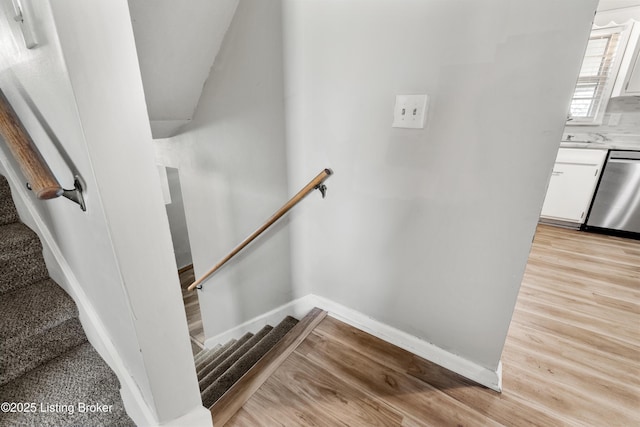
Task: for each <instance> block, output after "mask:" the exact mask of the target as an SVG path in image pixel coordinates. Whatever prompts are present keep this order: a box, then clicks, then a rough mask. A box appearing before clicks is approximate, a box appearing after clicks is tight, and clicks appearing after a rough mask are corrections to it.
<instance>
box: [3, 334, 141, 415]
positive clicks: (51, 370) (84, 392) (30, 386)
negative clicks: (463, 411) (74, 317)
mask: <svg viewBox="0 0 640 427" xmlns="http://www.w3.org/2000/svg"><path fill="white" fill-rule="evenodd" d="M119 388H120V384H119V382H118V379H117V377H116V376H115V374H114V373H113V371H112V370H111V368H109V366H108V365H107V364H106V363H105V362H104V361H103V360H102V358H100V355H99V354H98V353H97V352H96V351H95V350H94V349H93V347H92V346H91V344H89V343H85V344H82V345H79V346H77V347H74V348H73V349H71V350H69V351H67V352H66V353H64V354H63V355H61V356H60V357H57V358H56V359H53V360H51V361H49V362H48V363H46V364H44V365H41V366H39V367H38V368H36V369H34V370H32V371H30V372H28V373H26V374H25V375H22V376H21V377H19V378H16V379H15V380H13V381H11V382H9V383H8V384H6V385H4V386H2V387H0V402H23V403H24V402H33V403H35V404H36V410H35V412H25V411H18V412H0V425H3V426H5V425H6V426H14V425H16V426H17V425H24V426H27V425H28V426H36V425H37V426H56V427H58V426H134V425H135V424H134V423H133V421H132V420H131V419H130V418H129V417H128V416H127V414H126V412H125V410H124V407H123V404H122V399H121V397H120V392H119ZM56 405H58V406H57V407H56ZM65 405H66V406H65ZM82 405H84V407H83V406H82ZM88 405H100V406H99V407H96V406H93V407H91V408H90V409H92V410H88V408H89V406H88ZM83 409H84V411H83Z"/></svg>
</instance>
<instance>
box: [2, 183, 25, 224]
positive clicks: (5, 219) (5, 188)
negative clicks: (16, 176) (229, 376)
mask: <svg viewBox="0 0 640 427" xmlns="http://www.w3.org/2000/svg"><path fill="white" fill-rule="evenodd" d="M18 221H20V219H19V218H18V212H16V207H15V205H14V204H13V199H12V198H11V187H9V183H8V182H7V179H6V178H5V177H4V176H2V175H0V225H6V224H11V223H13V222H18Z"/></svg>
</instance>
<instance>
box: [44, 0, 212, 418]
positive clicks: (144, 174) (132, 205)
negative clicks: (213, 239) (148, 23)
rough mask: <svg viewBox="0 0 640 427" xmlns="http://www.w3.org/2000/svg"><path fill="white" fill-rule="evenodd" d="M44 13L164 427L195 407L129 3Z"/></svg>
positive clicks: (67, 3) (72, 5) (120, 0)
mask: <svg viewBox="0 0 640 427" xmlns="http://www.w3.org/2000/svg"><path fill="white" fill-rule="evenodd" d="M51 9H52V12H53V17H54V21H55V23H56V29H57V36H58V39H59V41H60V45H61V47H62V52H63V55H64V60H65V65H66V70H67V72H68V78H69V81H70V82H71V86H72V88H73V94H74V99H75V103H76V105H77V114H78V117H79V120H80V122H81V124H82V133H83V136H84V142H85V144H84V147H85V150H86V153H87V155H88V157H89V159H90V161H91V172H92V174H93V176H94V177H95V181H96V184H97V187H98V188H99V197H100V200H101V201H102V206H103V212H104V223H105V224H106V227H107V230H108V236H109V243H110V245H111V248H112V251H113V252H112V253H113V256H114V257H115V259H116V261H117V268H118V272H119V277H120V280H121V283H122V288H123V290H124V292H125V293H126V296H127V299H128V303H129V311H130V313H131V316H132V319H133V326H134V331H135V336H136V338H137V344H138V349H137V350H138V354H139V357H141V358H142V360H143V363H144V372H142V373H141V375H143V376H144V377H146V379H147V380H148V384H149V387H148V390H147V391H146V393H145V394H144V396H145V399H146V400H147V401H148V402H149V403H150V405H152V408H153V411H154V413H155V414H156V416H157V419H158V421H159V422H160V423H162V422H165V421H168V420H172V419H175V418H178V417H180V416H183V415H185V414H187V413H189V412H190V411H191V410H193V409H194V408H197V407H199V406H201V400H200V396H199V391H198V388H197V378H196V374H195V367H194V366H193V355H192V353H191V346H190V340H189V335H188V327H187V323H186V315H185V312H184V306H183V304H182V296H181V291H180V287H179V281H178V275H177V268H176V263H175V259H174V257H173V249H172V244H171V237H170V233H169V225H168V220H167V216H166V212H165V210H164V203H163V199H162V193H161V188H160V187H161V186H160V180H159V177H158V173H157V169H156V164H155V160H154V152H153V145H152V144H153V142H152V138H151V131H150V128H149V122H148V116H147V109H146V104H145V98H144V91H143V87H142V81H141V76H140V68H139V64H138V58H137V53H136V46H135V41H134V35H133V29H132V24H131V16H130V13H129V6H128V3H127V1H126V0H115V1H98V2H91V3H90V4H89V3H77V2H75V1H72V0H61V1H55V2H52V3H51ZM132 187H133V188H135V191H127V189H131V188H132Z"/></svg>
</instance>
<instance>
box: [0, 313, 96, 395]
mask: <svg viewBox="0 0 640 427" xmlns="http://www.w3.org/2000/svg"><path fill="white" fill-rule="evenodd" d="M32 338H33V339H26V340H22V341H18V342H17V343H14V344H13V345H9V346H7V345H4V343H0V385H3V384H6V383H8V382H9V381H11V380H13V379H15V378H18V377H19V376H20V375H23V374H24V373H25V372H27V371H30V370H31V369H34V368H36V367H37V366H38V365H41V364H43V363H45V362H47V361H49V360H52V359H54V358H56V357H58V356H60V355H61V354H63V353H65V352H67V351H69V350H70V349H72V348H74V347H77V346H78V345H80V344H83V343H85V342H86V341H87V337H86V335H85V334H84V330H83V329H82V325H81V324H80V320H79V319H78V318H77V317H74V318H73V319H70V320H67V321H66V322H63V323H61V324H60V325H58V326H55V327H53V328H51V329H48V330H47V331H46V333H43V334H38V335H35V336H34V337H32Z"/></svg>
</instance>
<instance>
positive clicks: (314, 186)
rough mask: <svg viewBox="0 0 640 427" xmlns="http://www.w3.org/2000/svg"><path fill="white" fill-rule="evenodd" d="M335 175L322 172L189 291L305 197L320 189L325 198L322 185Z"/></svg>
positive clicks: (191, 288)
mask: <svg viewBox="0 0 640 427" xmlns="http://www.w3.org/2000/svg"><path fill="white" fill-rule="evenodd" d="M332 174H333V171H332V170H331V169H324V170H323V171H322V172H320V173H319V174H318V175H317V176H316V177H315V178H313V179H312V180H311V181H310V182H309V183H308V184H307V185H305V186H304V188H303V189H302V190H300V191H298V193H297V194H296V195H295V196H293V197H292V198H291V199H290V200H289V201H288V202H287V203H285V204H284V205H283V206H282V207H281V208H280V209H278V211H277V212H276V213H274V214H273V215H272V216H271V218H269V219H268V220H267V221H266V222H265V223H264V224H262V225H261V226H260V228H258V229H257V230H256V231H254V232H253V233H251V234H250V235H249V237H247V238H246V239H244V240H243V241H242V242H240V244H239V245H238V246H236V247H235V248H233V250H232V251H231V252H229V254H228V255H227V256H225V257H224V258H222V259H221V260H220V261H218V263H217V264H216V265H214V266H213V267H212V268H211V269H210V270H209V271H207V272H206V273H205V274H204V275H203V276H202V277H200V278H199V279H198V280H196V281H195V282H193V283H192V284H191V285H189V287H188V288H187V290H189V291H192V290H194V289H195V288H197V287H198V286H199V285H200V284H201V283H202V282H204V281H205V280H206V279H207V278H209V276H211V275H212V274H213V273H215V272H216V271H218V270H219V269H220V268H221V267H222V266H223V265H225V264H226V263H227V261H229V260H230V259H231V258H233V257H234V256H235V255H236V254H237V253H238V252H240V251H241V250H242V249H244V248H245V247H246V246H247V245H248V244H249V243H251V242H252V241H253V240H254V239H255V238H256V237H258V236H259V235H260V234H262V233H263V232H264V231H265V230H266V229H267V228H269V227H271V226H272V225H273V224H274V223H275V222H276V221H277V220H279V219H280V218H282V216H283V215H284V214H286V213H287V212H289V210H291V208H293V207H294V206H295V205H297V204H298V203H299V202H300V201H301V200H302V199H304V198H305V196H306V195H307V194H309V193H311V192H312V191H313V190H315V189H320V190H321V191H322V195H323V197H324V189H323V188H322V187H321V186H322V183H323V182H324V181H325V180H326V179H327V178H329V177H330V176H331V175H332Z"/></svg>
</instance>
